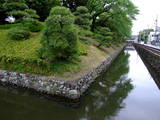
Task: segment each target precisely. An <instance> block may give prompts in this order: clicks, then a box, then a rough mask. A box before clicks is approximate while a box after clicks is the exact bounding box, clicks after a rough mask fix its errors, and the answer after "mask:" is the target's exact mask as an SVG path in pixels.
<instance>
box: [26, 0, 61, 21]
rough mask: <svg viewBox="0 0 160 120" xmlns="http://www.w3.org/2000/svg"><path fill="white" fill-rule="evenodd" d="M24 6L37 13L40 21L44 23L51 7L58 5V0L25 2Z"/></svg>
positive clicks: (30, 0)
mask: <svg viewBox="0 0 160 120" xmlns="http://www.w3.org/2000/svg"><path fill="white" fill-rule="evenodd" d="M25 1H26V4H27V5H28V6H29V7H30V8H31V9H34V10H36V11H37V14H38V15H39V16H40V20H42V21H44V20H45V19H46V18H47V16H48V15H49V12H50V10H51V8H52V7H55V6H58V5H60V0H25Z"/></svg>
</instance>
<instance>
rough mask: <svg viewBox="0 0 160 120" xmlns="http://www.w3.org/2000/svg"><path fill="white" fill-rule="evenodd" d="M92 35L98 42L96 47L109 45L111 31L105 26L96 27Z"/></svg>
mask: <svg viewBox="0 0 160 120" xmlns="http://www.w3.org/2000/svg"><path fill="white" fill-rule="evenodd" d="M94 37H95V39H96V40H97V41H98V42H99V45H98V47H100V46H107V47H109V46H110V45H111V40H112V32H111V31H110V29H109V28H107V27H97V28H96V31H95V34H94Z"/></svg>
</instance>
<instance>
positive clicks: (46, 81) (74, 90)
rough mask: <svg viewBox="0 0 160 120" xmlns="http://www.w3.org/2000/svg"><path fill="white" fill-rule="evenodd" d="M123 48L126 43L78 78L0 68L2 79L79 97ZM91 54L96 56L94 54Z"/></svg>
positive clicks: (0, 77)
mask: <svg viewBox="0 0 160 120" xmlns="http://www.w3.org/2000/svg"><path fill="white" fill-rule="evenodd" d="M123 48H124V45H122V46H121V47H117V48H116V49H115V50H114V51H112V52H111V53H108V54H106V58H105V59H104V60H103V61H101V62H99V63H98V64H97V66H95V67H92V68H90V69H89V70H88V71H86V72H85V73H84V74H83V75H81V76H78V78H77V79H73V80H68V81H66V80H65V79H64V80H59V79H56V78H52V77H47V76H38V75H31V74H23V73H18V72H11V71H6V70H0V81H1V82H2V83H4V84H6V85H9V84H10V85H16V86H18V87H21V88H27V89H32V90H35V91H37V92H39V93H45V94H48V95H56V96H63V97H66V98H69V99H78V98H80V96H81V95H83V93H84V92H85V91H86V90H87V89H88V88H89V87H90V85H91V83H93V82H94V80H95V79H96V78H97V77H98V76H100V75H101V73H102V72H103V71H105V70H106V69H107V68H108V67H109V66H110V65H111V63H112V62H113V61H114V59H115V58H116V57H117V56H118V55H119V53H120V52H121V51H122V49H123ZM91 55H92V56H94V54H91ZM73 74H74V73H73ZM66 79H67V78H66Z"/></svg>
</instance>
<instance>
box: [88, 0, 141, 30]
mask: <svg viewBox="0 0 160 120" xmlns="http://www.w3.org/2000/svg"><path fill="white" fill-rule="evenodd" d="M87 7H88V9H89V10H90V13H91V15H92V27H91V30H92V31H94V29H95V27H96V21H97V19H98V18H99V16H100V15H101V14H102V13H105V12H107V13H108V17H107V18H108V19H110V18H114V17H115V16H116V15H117V14H121V13H122V12H123V13H125V14H126V17H128V18H129V19H131V20H132V19H135V15H136V14H137V13H138V10H137V8H136V7H135V6H134V4H133V3H132V2H131V1H130V0H125V1H124V0H101V1H97V0H89V1H88V4H87ZM126 24H127V23H126Z"/></svg>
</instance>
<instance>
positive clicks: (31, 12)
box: [25, 9, 39, 19]
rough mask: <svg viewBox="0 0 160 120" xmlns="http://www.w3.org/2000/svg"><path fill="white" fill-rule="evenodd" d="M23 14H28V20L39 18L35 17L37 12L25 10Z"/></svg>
mask: <svg viewBox="0 0 160 120" xmlns="http://www.w3.org/2000/svg"><path fill="white" fill-rule="evenodd" d="M25 12H27V13H28V14H29V17H30V18H34V19H38V18H39V16H38V15H37V12H36V11H35V10H33V9H25Z"/></svg>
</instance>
